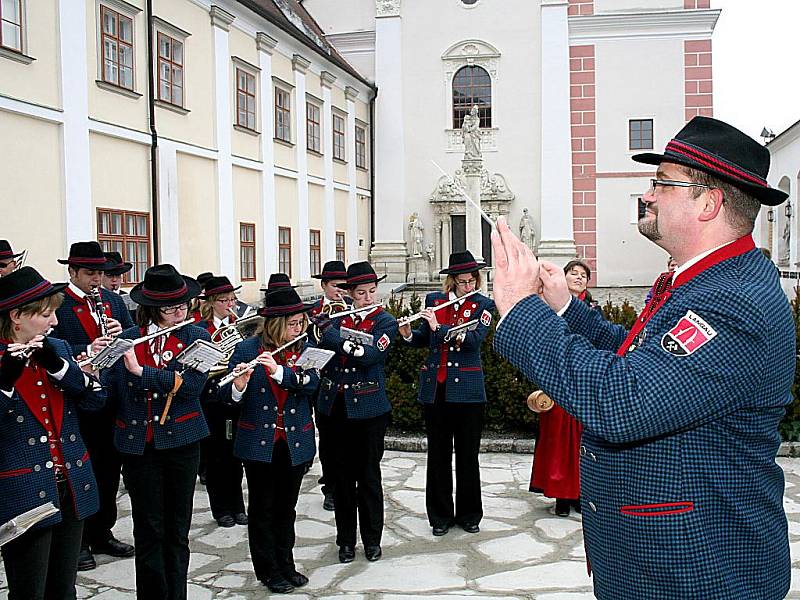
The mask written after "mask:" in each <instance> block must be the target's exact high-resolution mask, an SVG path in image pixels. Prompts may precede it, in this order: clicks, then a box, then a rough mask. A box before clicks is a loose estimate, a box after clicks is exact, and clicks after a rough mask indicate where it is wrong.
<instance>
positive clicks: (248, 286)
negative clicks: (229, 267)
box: [233, 167, 265, 303]
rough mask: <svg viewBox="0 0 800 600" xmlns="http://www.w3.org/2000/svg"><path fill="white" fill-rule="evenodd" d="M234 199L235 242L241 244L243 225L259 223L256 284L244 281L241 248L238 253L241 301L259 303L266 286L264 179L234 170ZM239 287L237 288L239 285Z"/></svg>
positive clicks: (252, 173) (254, 174)
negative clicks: (262, 290)
mask: <svg viewBox="0 0 800 600" xmlns="http://www.w3.org/2000/svg"><path fill="white" fill-rule="evenodd" d="M233 198H234V203H235V207H234V215H235V219H236V230H235V234H234V238H235V240H236V243H237V244H239V243H240V242H241V238H240V231H239V223H255V225H256V280H255V281H242V273H241V267H240V265H241V262H240V257H239V248H238V247H237V249H236V281H237V282H238V283H241V284H242V289H241V290H240V291H239V297H240V298H241V299H242V300H243V301H245V302H249V303H257V302H258V301H259V297H260V292H259V291H258V289H259V288H260V287H261V286H262V285H263V284H264V283H265V278H264V264H265V255H264V244H263V243H262V240H263V238H264V235H263V234H264V232H263V231H262V227H263V224H262V223H263V217H262V214H261V175H260V174H259V173H258V172H257V171H252V170H250V169H242V168H238V167H234V168H233ZM238 283H237V285H238Z"/></svg>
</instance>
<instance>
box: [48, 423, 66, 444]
mask: <svg viewBox="0 0 800 600" xmlns="http://www.w3.org/2000/svg"><path fill="white" fill-rule="evenodd" d="M44 424H45V425H49V424H50V419H45V420H44ZM61 441H62V442H63V441H64V439H63V438H62V439H61Z"/></svg>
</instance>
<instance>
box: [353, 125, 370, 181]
mask: <svg viewBox="0 0 800 600" xmlns="http://www.w3.org/2000/svg"><path fill="white" fill-rule="evenodd" d="M357 127H360V128H361V129H363V130H364V163H365V164H366V165H367V166H366V167H360V166H358V161H357V160H356V159H357V158H358V146H357V144H356V143H355V142H356V141H357V140H358V138H357V137H356V130H355V129H353V148H355V152H356V156H354V157H353V160H354V161H355V162H356V169H359V170H361V171H367V172H368V171H369V168H370V166H371V165H370V164H369V124H368V123H365V122H364V121H362V120H361V119H358V118H356V128H357Z"/></svg>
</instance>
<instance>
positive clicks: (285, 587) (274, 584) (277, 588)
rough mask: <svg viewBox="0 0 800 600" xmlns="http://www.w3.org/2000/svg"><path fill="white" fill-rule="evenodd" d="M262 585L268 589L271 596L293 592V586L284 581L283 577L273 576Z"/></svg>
mask: <svg viewBox="0 0 800 600" xmlns="http://www.w3.org/2000/svg"><path fill="white" fill-rule="evenodd" d="M264 584H265V585H266V586H267V587H268V588H269V591H270V592H272V593H273V594H291V593H292V592H293V591H294V586H293V585H292V584H291V583H289V582H288V581H286V579H285V578H284V577H283V575H275V576H274V577H270V578H269V579H267V580H266V581H265V582H264Z"/></svg>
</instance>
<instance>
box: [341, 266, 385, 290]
mask: <svg viewBox="0 0 800 600" xmlns="http://www.w3.org/2000/svg"><path fill="white" fill-rule="evenodd" d="M384 279H386V275H384V276H383V277H378V275H377V274H376V273H375V269H373V268H372V265H371V264H369V263H368V262H366V261H364V262H357V263H353V264H352V265H350V266H349V267H347V283H343V284H342V285H340V286H339V287H341V288H344V289H346V290H349V289H353V288H354V287H356V286H357V285H362V284H365V283H378V282H380V281H383V280H384Z"/></svg>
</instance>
